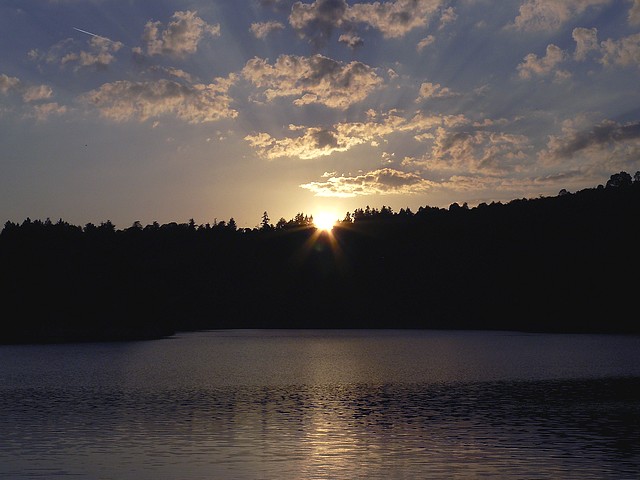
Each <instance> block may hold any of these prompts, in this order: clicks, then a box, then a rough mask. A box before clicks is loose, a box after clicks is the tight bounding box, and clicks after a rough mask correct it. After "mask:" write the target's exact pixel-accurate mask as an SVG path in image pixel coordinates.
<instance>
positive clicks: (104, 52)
mask: <svg viewBox="0 0 640 480" xmlns="http://www.w3.org/2000/svg"><path fill="white" fill-rule="evenodd" d="M89 45H90V46H91V51H89V52H87V51H84V50H81V51H80V52H79V53H75V52H70V53H67V54H66V55H64V56H63V57H62V59H61V60H60V63H61V64H62V65H65V64H67V63H74V62H76V63H77V64H78V66H79V67H97V68H106V67H107V65H109V64H111V63H112V62H113V61H114V60H115V56H114V55H113V54H114V53H116V52H117V51H118V50H120V49H121V48H122V47H123V46H124V45H123V44H122V43H121V42H113V41H111V40H109V39H108V38H105V37H91V40H89Z"/></svg>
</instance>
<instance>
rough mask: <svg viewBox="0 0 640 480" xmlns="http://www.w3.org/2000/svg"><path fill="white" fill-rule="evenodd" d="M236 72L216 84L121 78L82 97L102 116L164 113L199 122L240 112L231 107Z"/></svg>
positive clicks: (121, 118) (122, 118)
mask: <svg viewBox="0 0 640 480" xmlns="http://www.w3.org/2000/svg"><path fill="white" fill-rule="evenodd" d="M234 81H235V77H234V76H233V75H232V76H230V77H229V78H227V79H220V78H219V79H216V81H215V82H214V83H211V84H208V85H204V84H194V85H183V84H180V83H178V82H175V81H170V80H164V79H163V80H158V81H153V82H132V81H128V80H120V81H117V82H113V83H105V84H104V85H102V86H101V87H100V88H98V89H96V90H92V91H91V92H89V93H87V94H85V95H83V96H82V97H81V98H80V99H81V100H82V101H83V102H85V103H87V104H89V105H93V106H94V107H96V108H97V109H98V110H99V112H100V115H101V116H103V117H104V118H108V119H110V120H113V121H117V122H122V121H128V120H132V119H135V120H139V121H142V122H143V121H146V120H148V119H149V118H154V117H158V116H161V115H175V116H176V117H177V118H179V119H180V120H184V121H186V122H188V123H192V124H196V123H203V122H213V121H216V120H220V119H223V118H235V117H236V116H237V114H238V112H236V111H235V110H233V109H232V108H231V107H230V103H231V98H230V97H229V95H228V89H229V87H230V86H231V85H232V84H233V83H234Z"/></svg>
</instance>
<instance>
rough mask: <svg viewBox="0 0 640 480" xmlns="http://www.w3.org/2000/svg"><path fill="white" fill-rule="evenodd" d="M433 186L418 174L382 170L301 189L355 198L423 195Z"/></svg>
mask: <svg viewBox="0 0 640 480" xmlns="http://www.w3.org/2000/svg"><path fill="white" fill-rule="evenodd" d="M325 178H326V177H325ZM432 185H433V183H432V182H430V181H428V180H425V179H423V178H422V177H420V176H419V175H418V174H416V173H405V172H402V171H400V170H395V169H391V168H382V169H379V170H374V171H371V172H367V173H363V174H361V175H357V176H351V177H345V176H333V177H329V178H327V179H326V180H325V181H323V182H310V183H305V184H302V185H300V187H301V188H304V189H305V190H310V191H311V192H313V193H315V195H316V196H317V197H355V196H358V195H391V194H404V195H407V194H415V193H422V192H425V191H426V190H429V188H431V187H432Z"/></svg>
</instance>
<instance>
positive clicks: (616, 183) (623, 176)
mask: <svg viewBox="0 0 640 480" xmlns="http://www.w3.org/2000/svg"><path fill="white" fill-rule="evenodd" d="M632 183H633V182H632V180H631V175H629V174H628V173H627V172H620V173H614V174H613V175H611V178H609V180H607V185H606V187H607V188H609V187H627V186H629V185H631V184H632Z"/></svg>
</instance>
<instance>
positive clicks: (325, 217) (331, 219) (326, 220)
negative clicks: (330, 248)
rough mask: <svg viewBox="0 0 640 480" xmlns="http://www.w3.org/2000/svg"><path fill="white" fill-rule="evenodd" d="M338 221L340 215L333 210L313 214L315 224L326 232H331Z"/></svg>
mask: <svg viewBox="0 0 640 480" xmlns="http://www.w3.org/2000/svg"><path fill="white" fill-rule="evenodd" d="M337 221H338V217H336V216H335V215H334V214H333V213H331V212H319V213H317V214H315V215H314V216H313V224H314V225H315V226H316V228H317V229H319V230H322V231H325V232H330V231H331V230H332V229H333V227H334V225H335V224H336V222H337Z"/></svg>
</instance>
